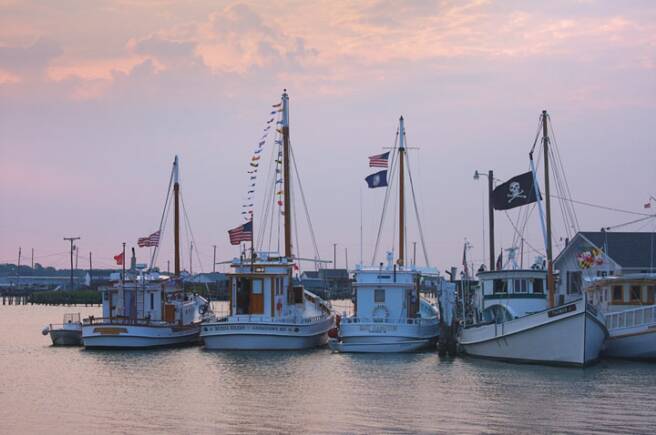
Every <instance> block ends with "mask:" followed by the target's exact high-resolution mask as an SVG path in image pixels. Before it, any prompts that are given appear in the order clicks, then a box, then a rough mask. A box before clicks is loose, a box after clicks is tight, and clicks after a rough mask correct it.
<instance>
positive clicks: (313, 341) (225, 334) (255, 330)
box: [200, 316, 334, 350]
mask: <svg viewBox="0 0 656 435" xmlns="http://www.w3.org/2000/svg"><path fill="white" fill-rule="evenodd" d="M333 324H334V319H333V317H332V316H331V317H328V318H325V319H323V320H320V321H317V322H312V323H305V324H294V323H277V322H231V321H227V322H209V323H204V324H203V325H202V330H201V333H200V336H201V338H202V340H203V343H204V345H205V349H209V350H300V349H310V348H313V347H318V346H323V345H325V344H326V343H327V342H328V331H329V330H330V329H331V328H332V327H333Z"/></svg>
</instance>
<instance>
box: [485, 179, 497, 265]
mask: <svg viewBox="0 0 656 435" xmlns="http://www.w3.org/2000/svg"><path fill="white" fill-rule="evenodd" d="M487 192H488V193H487V207H488V214H489V220H490V271H493V270H494V266H495V265H494V254H495V252H494V200H493V197H494V172H493V171H492V170H491V169H490V170H489V171H488V172H487Z"/></svg>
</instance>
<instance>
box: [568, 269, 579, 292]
mask: <svg viewBox="0 0 656 435" xmlns="http://www.w3.org/2000/svg"><path fill="white" fill-rule="evenodd" d="M581 278H582V276H581V272H578V271H577V272H567V294H568V295H571V294H576V293H581V283H582V281H581Z"/></svg>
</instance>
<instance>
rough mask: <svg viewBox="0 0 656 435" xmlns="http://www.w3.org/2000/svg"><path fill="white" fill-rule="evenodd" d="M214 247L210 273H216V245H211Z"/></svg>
mask: <svg viewBox="0 0 656 435" xmlns="http://www.w3.org/2000/svg"><path fill="white" fill-rule="evenodd" d="M212 247H213V248H214V257H213V258H214V260H212V273H216V245H212Z"/></svg>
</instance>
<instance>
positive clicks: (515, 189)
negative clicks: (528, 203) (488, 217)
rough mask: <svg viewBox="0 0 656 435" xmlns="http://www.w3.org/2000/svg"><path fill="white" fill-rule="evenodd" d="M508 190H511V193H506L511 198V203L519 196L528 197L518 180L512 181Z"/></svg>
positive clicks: (509, 201)
mask: <svg viewBox="0 0 656 435" xmlns="http://www.w3.org/2000/svg"><path fill="white" fill-rule="evenodd" d="M508 190H510V193H508V194H507V195H506V196H507V197H508V198H509V199H508V204H510V203H511V202H513V200H515V199H517V198H523V199H526V195H525V194H524V191H523V190H522V186H520V185H519V183H518V182H516V181H513V182H512V183H510V186H509V188H508Z"/></svg>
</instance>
